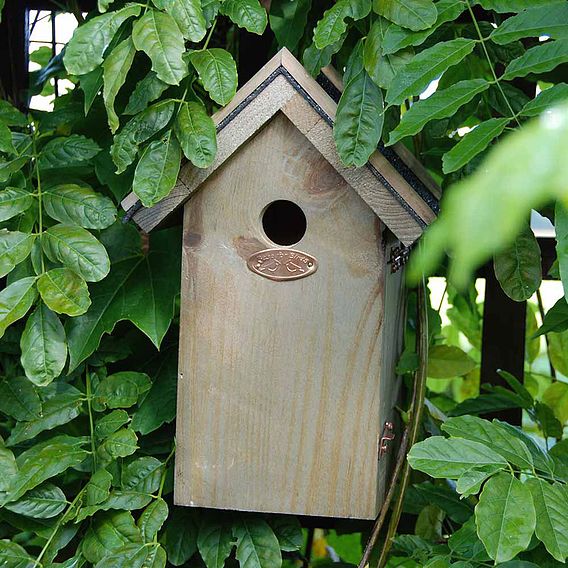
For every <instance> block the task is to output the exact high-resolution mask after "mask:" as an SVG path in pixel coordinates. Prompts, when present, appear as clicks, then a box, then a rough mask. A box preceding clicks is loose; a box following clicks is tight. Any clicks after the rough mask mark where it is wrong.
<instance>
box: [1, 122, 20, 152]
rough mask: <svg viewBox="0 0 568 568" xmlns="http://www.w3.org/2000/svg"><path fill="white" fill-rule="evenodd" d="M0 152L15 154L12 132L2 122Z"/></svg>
mask: <svg viewBox="0 0 568 568" xmlns="http://www.w3.org/2000/svg"><path fill="white" fill-rule="evenodd" d="M0 152H5V153H6V154H17V151H16V148H14V142H13V141H12V133H11V132H10V129H9V128H8V127H7V126H6V125H5V124H4V123H3V122H0Z"/></svg>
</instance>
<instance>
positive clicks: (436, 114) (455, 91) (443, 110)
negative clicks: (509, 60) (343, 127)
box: [388, 79, 490, 146]
mask: <svg viewBox="0 0 568 568" xmlns="http://www.w3.org/2000/svg"><path fill="white" fill-rule="evenodd" d="M489 85H490V84H489V83H488V82H487V81H486V80H485V79H470V80H467V81H460V82H459V83H455V84H454V85H452V86H451V87H448V88H447V89H444V90H442V91H436V92H435V93H434V94H433V95H431V96H430V97H428V98H427V99H424V100H421V101H417V102H416V103H414V104H413V105H412V106H411V107H410V109H409V110H408V111H407V112H405V113H404V114H403V116H402V120H401V121H400V124H399V125H398V126H397V127H396V128H395V129H394V130H393V131H392V132H391V135H390V138H389V142H388V145H389V146H391V145H393V144H395V143H396V142H398V141H399V140H401V139H402V138H405V137H406V136H413V135H414V134H417V133H418V132H420V131H421V130H422V129H423V128H424V126H426V124H428V122H430V121H431V120H439V119H441V118H446V117H448V116H452V115H454V114H455V113H456V112H457V110H458V109H459V108H460V107H462V106H463V105H464V104H466V103H468V102H469V101H471V100H472V99H473V98H474V97H475V96H476V95H478V94H479V93H481V92H483V91H485V90H487V89H488V88H489Z"/></svg>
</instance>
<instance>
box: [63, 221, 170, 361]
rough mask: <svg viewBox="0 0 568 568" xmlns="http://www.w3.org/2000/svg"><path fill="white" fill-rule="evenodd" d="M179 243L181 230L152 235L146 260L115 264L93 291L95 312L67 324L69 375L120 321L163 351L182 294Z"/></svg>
mask: <svg viewBox="0 0 568 568" xmlns="http://www.w3.org/2000/svg"><path fill="white" fill-rule="evenodd" d="M132 230H133V231H135V230H134V229H132ZM180 243H181V239H180V237H179V232H178V230H166V231H160V232H156V233H152V236H151V239H150V252H149V254H148V255H146V256H143V255H137V256H127V257H125V258H123V259H121V260H119V261H118V262H115V263H113V265H112V270H111V272H110V274H109V275H108V277H107V278H105V280H103V282H101V283H100V284H97V285H94V286H92V287H91V299H92V302H93V304H92V306H91V308H90V309H89V311H88V312H87V313H86V314H85V315H83V316H80V317H78V318H74V319H72V320H71V321H69V322H68V328H67V340H68V344H69V355H70V368H71V369H74V368H76V367H77V365H78V364H79V363H80V362H81V361H84V360H85V359H86V358H87V357H88V356H89V355H91V353H93V352H94V351H95V349H96V348H97V347H98V345H99V342H100V340H101V336H102V335H103V333H110V332H111V331H112V330H113V329H114V326H115V325H116V323H117V322H119V321H122V320H126V319H127V320H130V321H131V322H132V323H134V325H136V326H137V327H138V328H139V329H140V330H141V331H142V332H143V333H145V334H146V335H147V336H148V337H149V339H150V340H151V341H152V342H153V343H154V345H156V347H159V345H160V343H161V341H162V338H163V337H164V335H165V333H166V331H167V330H168V328H169V326H170V323H171V321H172V318H173V315H174V298H175V297H176V295H177V294H178V293H179V286H180V282H179V274H180V270H181V267H180V254H179V251H180V248H181V244H180ZM127 299H128V301H127Z"/></svg>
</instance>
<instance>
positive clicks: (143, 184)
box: [132, 130, 181, 207]
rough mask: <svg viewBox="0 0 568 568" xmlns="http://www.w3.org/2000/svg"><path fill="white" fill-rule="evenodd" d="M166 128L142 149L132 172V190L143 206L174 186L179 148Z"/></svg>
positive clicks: (164, 195) (163, 194)
mask: <svg viewBox="0 0 568 568" xmlns="http://www.w3.org/2000/svg"><path fill="white" fill-rule="evenodd" d="M172 134H173V133H172V131H171V130H168V132H167V133H166V134H165V136H164V137H163V138H161V139H160V140H155V141H154V142H151V143H150V144H149V145H148V147H147V148H146V149H145V150H144V152H143V154H142V156H141V157H140V161H139V162H138V165H137V166H136V171H135V172H134V181H133V182H132V190H133V191H134V193H135V194H136V195H137V196H138V198H139V199H140V201H141V202H142V204H143V205H144V206H145V207H152V206H154V205H156V203H158V202H159V201H161V200H162V199H163V198H164V197H166V196H167V195H168V194H169V193H170V191H171V190H172V189H173V188H174V187H175V185H176V183H177V178H178V174H179V168H180V165H181V148H180V145H179V142H178V141H177V138H175V137H174V136H173V135H172Z"/></svg>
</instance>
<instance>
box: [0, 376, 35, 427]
mask: <svg viewBox="0 0 568 568" xmlns="http://www.w3.org/2000/svg"><path fill="white" fill-rule="evenodd" d="M0 412H2V413H3V414H6V415H7V416H11V417H12V418H15V419H16V420H19V421H29V420H34V419H36V418H39V417H40V413H41V401H40V399H39V396H38V394H37V391H36V389H35V387H34V386H33V385H32V383H30V381H28V379H26V378H25V377H10V378H6V377H4V378H2V379H0Z"/></svg>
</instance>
